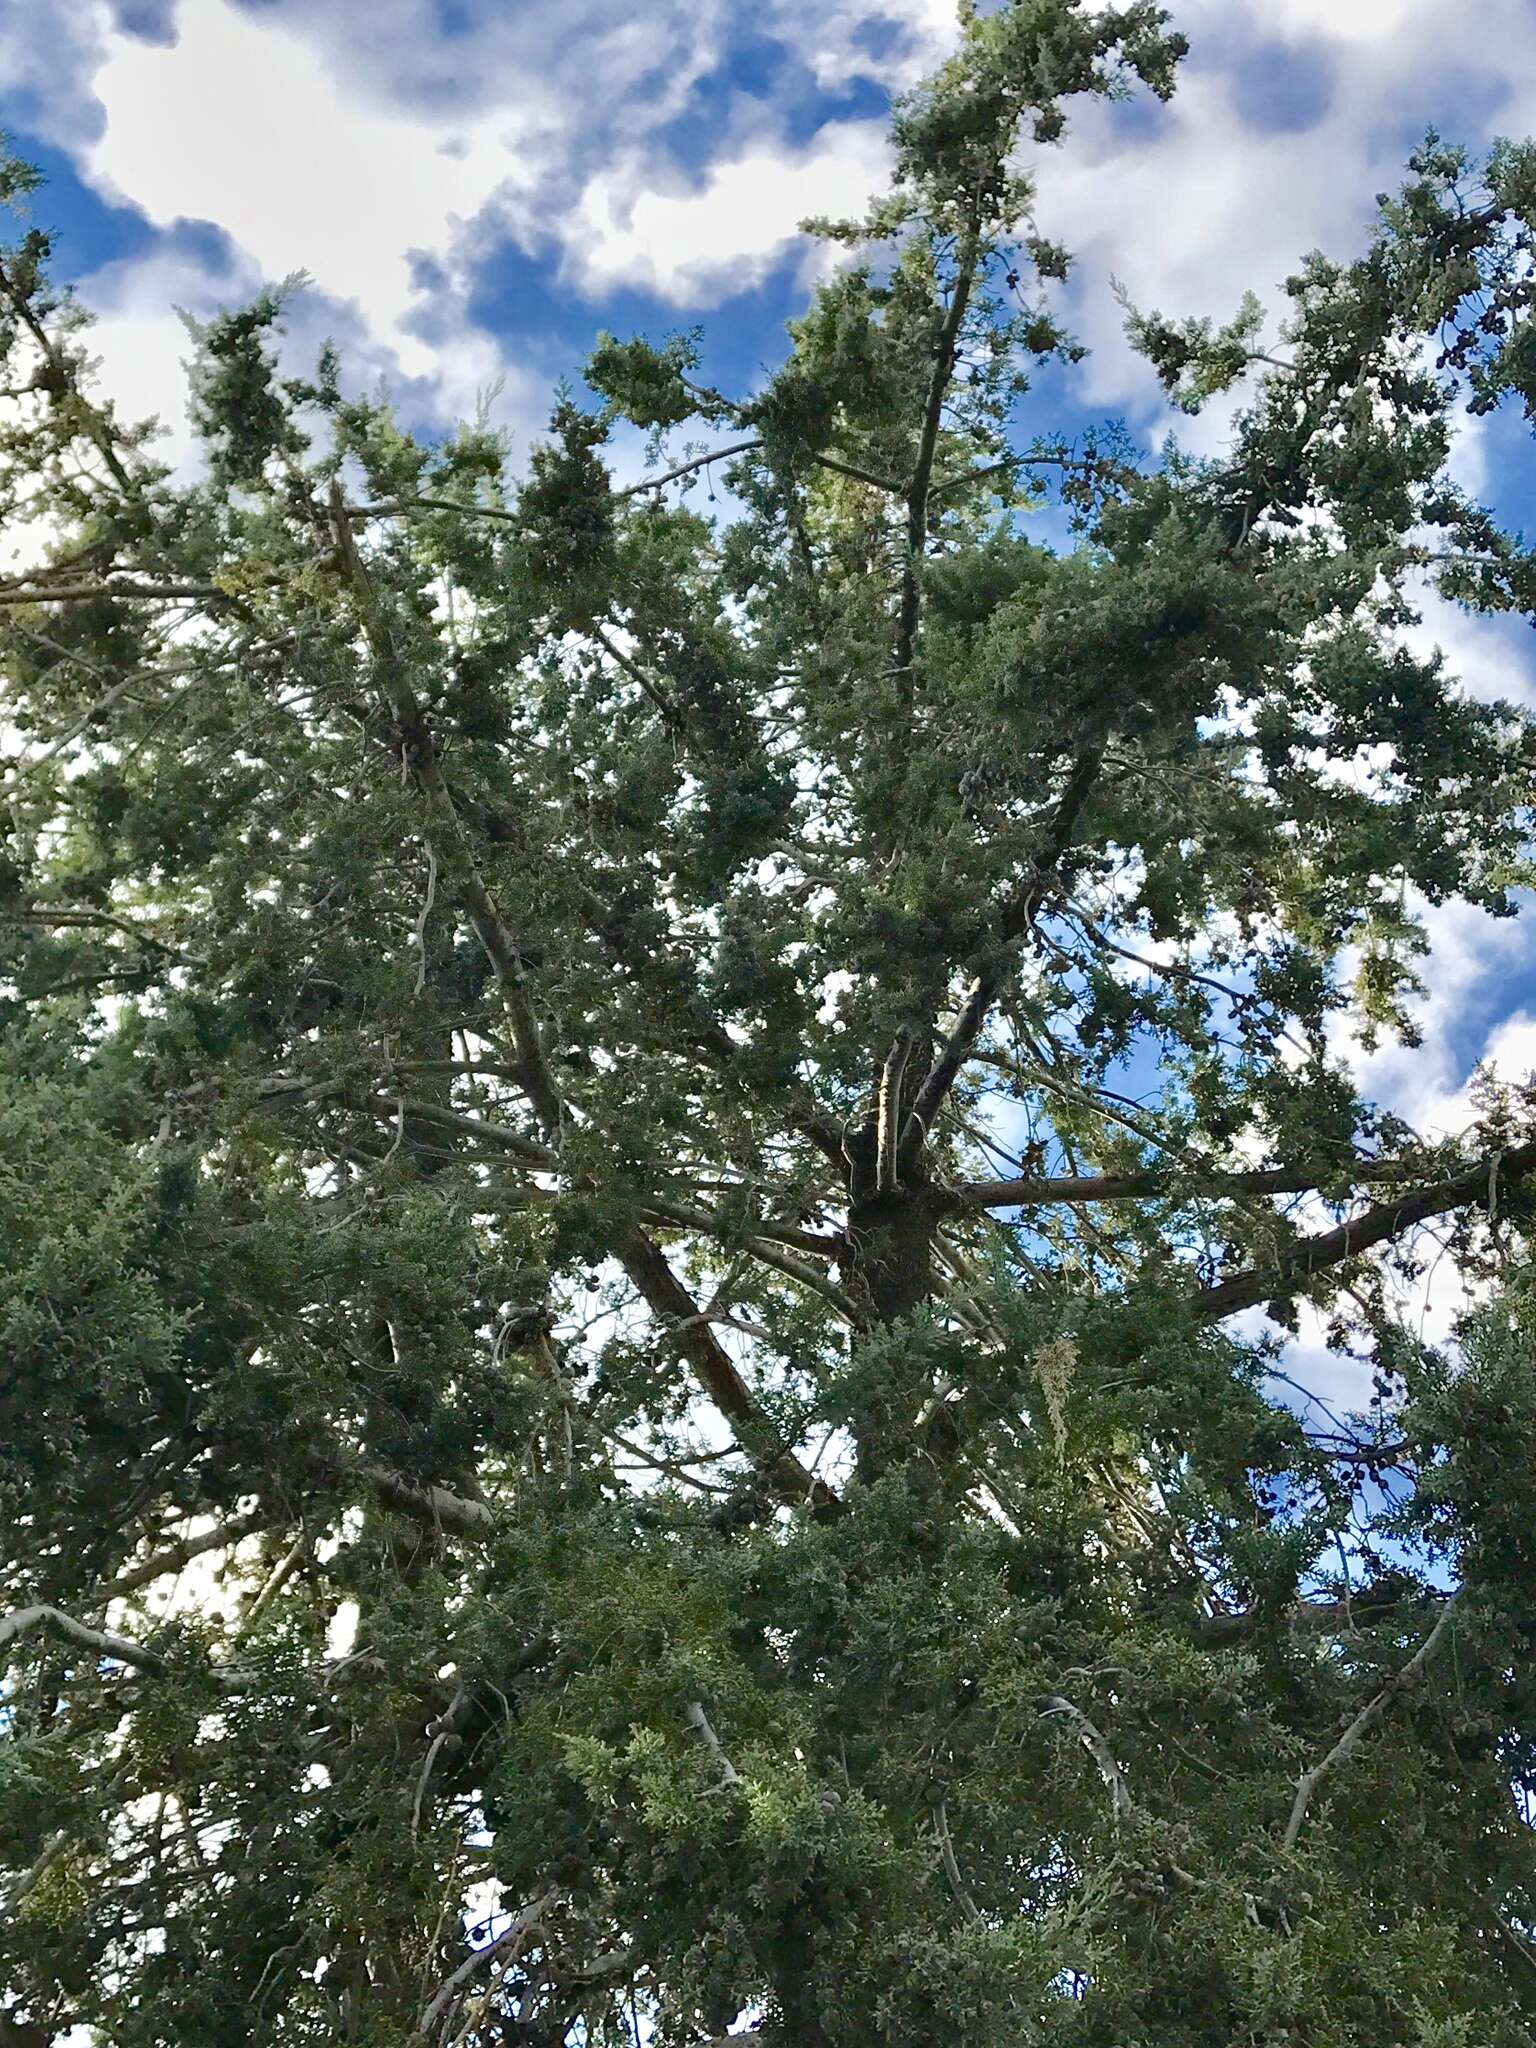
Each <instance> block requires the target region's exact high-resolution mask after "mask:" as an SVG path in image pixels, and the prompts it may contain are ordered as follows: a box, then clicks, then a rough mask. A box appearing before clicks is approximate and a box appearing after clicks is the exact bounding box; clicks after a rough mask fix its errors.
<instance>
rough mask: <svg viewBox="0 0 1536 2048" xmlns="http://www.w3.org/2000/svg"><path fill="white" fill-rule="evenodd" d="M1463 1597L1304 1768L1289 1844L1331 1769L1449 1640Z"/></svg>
mask: <svg viewBox="0 0 1536 2048" xmlns="http://www.w3.org/2000/svg"><path fill="white" fill-rule="evenodd" d="M1459 1598H1460V1595H1459V1594H1453V1595H1452V1596H1451V1598H1450V1599H1449V1600H1447V1601H1446V1603H1445V1606H1444V1607H1443V1608H1442V1609H1441V1610H1440V1615H1439V1619H1438V1620H1437V1621H1436V1623H1435V1625H1434V1627H1433V1628H1432V1629H1431V1630H1430V1632H1429V1634H1428V1635H1427V1636H1426V1637H1425V1638H1424V1640H1423V1642H1422V1643H1420V1645H1419V1647H1418V1648H1417V1649H1416V1650H1415V1651H1414V1653H1413V1655H1412V1656H1411V1657H1410V1658H1409V1659H1408V1662H1407V1663H1406V1664H1405V1665H1404V1666H1403V1668H1402V1669H1401V1671H1398V1672H1396V1673H1395V1674H1394V1675H1393V1676H1392V1677H1391V1678H1389V1679H1388V1680H1387V1682H1386V1684H1385V1685H1384V1686H1383V1687H1382V1688H1381V1691H1380V1692H1378V1693H1377V1694H1376V1695H1375V1697H1374V1698H1373V1699H1370V1700H1368V1701H1367V1702H1366V1704H1365V1705H1364V1706H1363V1707H1362V1708H1361V1709H1360V1711H1359V1713H1358V1714H1356V1716H1355V1718H1354V1719H1353V1721H1351V1722H1350V1724H1349V1726H1348V1727H1347V1728H1346V1729H1345V1730H1344V1733H1343V1734H1342V1735H1341V1736H1340V1737H1339V1739H1338V1741H1337V1742H1336V1743H1335V1744H1334V1745H1333V1747H1332V1749H1330V1750H1329V1752H1328V1754H1327V1755H1326V1756H1325V1757H1324V1758H1323V1759H1322V1761H1321V1762H1320V1763H1316V1764H1314V1765H1313V1766H1312V1768H1311V1770H1310V1771H1303V1772H1302V1774H1301V1777H1300V1778H1299V1779H1298V1780H1297V1784H1296V1798H1295V1800H1294V1802H1293V1804H1292V1806H1291V1811H1290V1817H1289V1819H1288V1820H1287V1821H1286V1823H1285V1835H1284V1837H1283V1845H1284V1847H1285V1848H1287V1849H1291V1848H1294V1847H1295V1845H1296V1838H1297V1836H1298V1835H1299V1834H1300V1833H1301V1830H1302V1826H1303V1823H1304V1822H1305V1821H1306V1818H1307V1808H1308V1807H1309V1806H1310V1805H1311V1804H1312V1797H1313V1794H1314V1793H1315V1792H1316V1791H1317V1788H1318V1786H1319V1785H1320V1784H1321V1783H1322V1781H1323V1779H1324V1778H1325V1777H1327V1775H1328V1773H1329V1772H1330V1771H1335V1770H1337V1769H1338V1767H1339V1766H1340V1764H1346V1763H1348V1762H1349V1759H1350V1758H1351V1757H1352V1756H1353V1755H1354V1753H1355V1751H1356V1750H1357V1749H1358V1748H1359V1747H1360V1744H1361V1743H1362V1742H1363V1741H1364V1740H1365V1738H1366V1736H1367V1735H1368V1734H1369V1733H1370V1731H1371V1729H1372V1728H1374V1727H1375V1725H1376V1723H1377V1722H1378V1721H1379V1720H1380V1719H1381V1717H1382V1715H1383V1714H1385V1713H1386V1711H1387V1709H1388V1707H1390V1706H1391V1704H1392V1702H1393V1701H1394V1700H1395V1699H1396V1698H1397V1696H1398V1694H1399V1693H1401V1692H1402V1691H1404V1690H1405V1688H1406V1687H1408V1686H1410V1685H1412V1683H1413V1682H1414V1680H1415V1679H1416V1678H1418V1677H1419V1676H1420V1674H1421V1673H1422V1672H1423V1671H1424V1669H1425V1667H1426V1666H1427V1665H1428V1663H1429V1661H1430V1659H1431V1658H1432V1657H1433V1656H1434V1654H1435V1652H1436V1651H1437V1650H1438V1649H1439V1647H1440V1645H1441V1643H1442V1642H1444V1640H1445V1636H1446V1632H1447V1630H1448V1629H1449V1628H1450V1625H1451V1617H1452V1616H1453V1615H1454V1613H1455V1612H1456V1605H1457V1601H1458V1600H1459Z"/></svg>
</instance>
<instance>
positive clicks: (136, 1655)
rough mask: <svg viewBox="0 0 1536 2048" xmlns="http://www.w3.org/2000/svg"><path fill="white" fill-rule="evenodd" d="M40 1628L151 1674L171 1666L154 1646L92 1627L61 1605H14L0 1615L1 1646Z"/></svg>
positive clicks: (158, 1675)
mask: <svg viewBox="0 0 1536 2048" xmlns="http://www.w3.org/2000/svg"><path fill="white" fill-rule="evenodd" d="M37 1629H46V1630H49V1631H50V1632H51V1633H52V1634H54V1635H57V1636H63V1637H64V1639H65V1640H66V1642H71V1643H78V1644H79V1646H80V1647H81V1649H84V1650H91V1651H94V1652H95V1654H96V1655H97V1656H98V1657H110V1658H111V1659H112V1660H113V1662H114V1663H117V1664H127V1665H130V1666H131V1667H132V1668H133V1670H135V1671H142V1672H143V1673H144V1674H145V1676H146V1677H149V1678H163V1677H164V1676H165V1674H166V1673H167V1672H168V1671H169V1670H170V1668H171V1667H170V1666H169V1665H168V1664H167V1663H166V1661H165V1659H164V1658H163V1657H161V1656H159V1655H157V1654H156V1652H155V1651H153V1650H146V1649H145V1648H144V1646H143V1644H142V1643H133V1642H130V1641H129V1640H128V1638H127V1637H126V1636H119V1635H113V1634H112V1633H111V1631H110V1630H108V1629H101V1628H88V1627H87V1626H86V1624H85V1623H84V1622H83V1621H76V1620H75V1618H74V1616H73V1615H71V1614H66V1613H65V1612H64V1611H63V1609H62V1608H59V1607H47V1606H37V1607H17V1608H14V1609H13V1610H12V1611H11V1613H9V1614H7V1615H6V1616H4V1618H3V1619H0V1649H4V1647H5V1646H6V1644H7V1643H13V1642H17V1641H19V1640H20V1639H21V1637H23V1636H26V1635H30V1634H32V1632H33V1631H34V1630H37Z"/></svg>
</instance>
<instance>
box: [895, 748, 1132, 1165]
mask: <svg viewBox="0 0 1536 2048" xmlns="http://www.w3.org/2000/svg"><path fill="white" fill-rule="evenodd" d="M1102 759H1103V748H1102V746H1098V745H1095V746H1092V747H1087V748H1085V749H1084V750H1083V751H1082V752H1081V753H1080V754H1079V755H1078V757H1077V760H1076V762H1075V764H1074V766H1073V770H1072V773H1071V775H1070V776H1069V777H1068V779H1067V785H1066V788H1065V789H1064V790H1063V791H1062V793H1061V798H1060V801H1059V802H1058V803H1057V806H1056V810H1055V814H1054V816H1053V818H1052V821H1051V829H1050V834H1049V836H1048V838H1047V840H1046V844H1045V847H1044V849H1043V851H1042V853H1041V854H1040V855H1039V856H1038V857H1037V858H1036V860H1035V862H1034V865H1033V868H1032V871H1031V873H1030V875H1029V878H1028V880H1027V881H1025V882H1023V883H1021V884H1020V886H1019V887H1018V889H1017V890H1016V891H1015V892H1014V895H1013V897H1012V898H1011V900H1010V901H1009V902H1008V903H1007V904H1006V905H1005V906H1004V908H1003V912H1002V915H1001V918H1000V920H999V924H998V932H997V941H996V947H995V952H996V954H997V956H998V957H997V958H996V960H995V962H994V964H993V965H992V966H989V967H987V968H985V969H983V971H982V972H981V973H980V974H979V975H978V976H977V978H976V981H975V984H974V985H973V987H972V989H971V993H970V995H969V996H968V997H967V998H966V1000H965V1004H964V1007H963V1008H962V1009H961V1011H960V1014H959V1016H958V1017H957V1018H956V1019H955V1021H954V1023H953V1024H952V1025H951V1027H950V1030H949V1033H948V1036H947V1037H946V1038H945V1041H944V1044H943V1045H942V1047H941V1048H940V1050H939V1056H938V1058H937V1059H936V1060H935V1061H934V1063H933V1065H932V1067H931V1068H930V1069H929V1072H928V1077H927V1079H926V1080H925V1081H924V1082H923V1085H922V1087H921V1088H920V1089H919V1090H918V1093H917V1099H916V1101H915V1102H914V1103H913V1105H912V1110H911V1113H910V1115H909V1116H908V1118H907V1123H906V1131H905V1139H904V1143H905V1145H906V1146H907V1147H909V1148H910V1147H915V1146H920V1145H921V1144H922V1143H923V1141H924V1139H925V1138H926V1137H927V1134H928V1132H929V1131H930V1130H932V1128H933V1120H934V1118H935V1117H936V1116H937V1115H938V1113H939V1110H940V1109H941V1108H942V1107H943V1104H944V1100H945V1097H946V1096H947V1095H948V1094H949V1091H950V1089H951V1088H952V1087H953V1086H954V1083H955V1080H956V1077H957V1076H958V1075H959V1072H960V1069H961V1068H962V1067H963V1066H964V1064H965V1062H966V1060H967V1059H968V1058H969V1056H970V1053H971V1049H972V1047H973V1046H974V1045H975V1043H976V1041H977V1039H978V1038H979V1037H980V1036H981V1033H982V1031H983V1029H984V1028H985V1025H986V1021H987V1018H988V1016H989V1014H990V1012H991V1009H992V1005H993V1003H995V1002H996V1000H997V998H998V996H999V995H1000V994H1001V993H1002V990H1003V987H1004V985H1005V983H1006V981H1007V979H1008V974H1009V971H1010V968H1011V962H1010V961H1009V960H1008V959H1007V958H1006V957H1005V956H1006V953H1007V949H1008V948H1009V947H1011V946H1013V945H1015V944H1016V943H1017V942H1018V940H1020V939H1021V938H1023V937H1024V936H1025V935H1026V934H1027V933H1028V931H1029V930H1030V928H1031V927H1032V926H1033V924H1034V921H1035V919H1036V917H1037V916H1038V915H1039V912H1040V906H1041V905H1042V904H1043V903H1044V901H1045V897H1046V892H1047V890H1048V889H1049V888H1050V885H1051V881H1052V878H1053V877H1054V875H1055V873H1056V869H1057V867H1058V865H1059V864H1060V861H1061V857H1062V855H1063V854H1064V853H1065V852H1066V850H1067V848H1068V846H1070V845H1071V843H1072V834H1073V832H1074V830H1075V828H1076V825H1077V820H1078V818H1079V816H1080V815H1081V812H1082V809H1083V806H1084V804H1086V803H1087V801H1088V797H1089V795H1090V793H1091V791H1092V789H1093V785H1094V782H1095V781H1096V780H1097V778H1098V773H1099V764H1100V762H1101V761H1102Z"/></svg>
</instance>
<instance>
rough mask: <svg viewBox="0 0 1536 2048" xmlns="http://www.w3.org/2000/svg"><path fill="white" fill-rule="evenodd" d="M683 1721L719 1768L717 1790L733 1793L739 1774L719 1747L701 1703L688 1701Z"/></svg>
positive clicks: (739, 1781) (738, 1783)
mask: <svg viewBox="0 0 1536 2048" xmlns="http://www.w3.org/2000/svg"><path fill="white" fill-rule="evenodd" d="M683 1719H684V1720H685V1721H686V1722H687V1723H688V1726H689V1727H690V1728H692V1729H693V1730H694V1732H695V1733H696V1734H697V1735H698V1738H699V1740H700V1741H701V1742H702V1743H703V1745H704V1747H705V1748H706V1749H707V1750H708V1751H709V1753H710V1755H711V1756H712V1757H713V1758H714V1760H715V1762H716V1764H718V1766H719V1768H720V1784H719V1788H718V1789H719V1790H720V1791H722V1792H731V1791H734V1790H735V1789H736V1787H737V1786H738V1785H740V1783H741V1773H740V1771H738V1770H737V1768H736V1766H735V1765H734V1764H733V1763H732V1762H731V1760H730V1758H729V1757H728V1756H727V1755H726V1753H725V1751H724V1750H723V1749H722V1748H721V1747H720V1738H719V1736H718V1735H717V1734H716V1733H715V1731H714V1728H713V1727H712V1726H711V1724H710V1719H709V1716H708V1714H706V1713H705V1711H704V1707H703V1703H702V1701H699V1700H690V1701H689V1702H688V1706H687V1709H686V1711H685V1712H684V1715H683Z"/></svg>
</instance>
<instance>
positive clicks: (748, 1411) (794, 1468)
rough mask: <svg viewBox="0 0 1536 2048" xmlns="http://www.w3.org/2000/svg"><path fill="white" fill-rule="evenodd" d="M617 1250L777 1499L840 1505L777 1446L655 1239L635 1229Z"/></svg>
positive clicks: (826, 1507)
mask: <svg viewBox="0 0 1536 2048" xmlns="http://www.w3.org/2000/svg"><path fill="white" fill-rule="evenodd" d="M615 1250H616V1252H617V1254H618V1258H619V1261H620V1263H621V1264H622V1266H623V1268H624V1270H625V1272H626V1273H627V1274H628V1275H629V1278H630V1280H631V1282H632V1284H633V1285H634V1287H635V1289H636V1291H637V1292H638V1293H639V1295H640V1296H641V1299H642V1300H643V1301H644V1302H645V1303H646V1305H647V1306H648V1307H649V1309H650V1310H651V1313H652V1314H653V1315H654V1316H655V1317H656V1318H657V1320H658V1321H659V1322H660V1323H661V1324H662V1325H663V1327H665V1328H666V1329H668V1330H669V1331H670V1333H671V1335H672V1337H673V1340H674V1342H675V1343H676V1345H677V1348H678V1350H679V1351H681V1352H682V1354H683V1356H684V1357H685V1358H686V1359H687V1360H688V1363H689V1364H690V1365H691V1366H692V1367H693V1370H694V1373H695V1375H696V1376H697V1378H698V1381H699V1384H700V1385H701V1386H702V1387H703V1389H704V1391H705V1393H706V1394H708V1396H709V1398H710V1399H711V1400H712V1401H713V1402H714V1404H715V1406H716V1407H717V1408H718V1409H719V1410H720V1413H721V1414H722V1415H723V1416H724V1417H725V1418H726V1420H727V1421H728V1422H730V1423H732V1424H734V1426H735V1428H736V1430H737V1433H738V1435H739V1436H740V1439H741V1443H742V1448H743V1449H744V1450H746V1451H747V1452H748V1453H749V1454H750V1455H751V1456H753V1457H755V1458H756V1459H758V1460H759V1461H760V1463H761V1464H762V1467H763V1470H764V1472H765V1474H766V1476H767V1477H768V1479H769V1480H770V1481H771V1482H772V1484H773V1487H774V1490H775V1491H776V1493H777V1494H778V1496H779V1498H780V1499H781V1500H783V1501H785V1502H787V1503H789V1504H790V1505H795V1506H798V1505H801V1504H805V1503H808V1504H809V1505H810V1506H811V1507H813V1508H815V1509H818V1510H820V1511H822V1512H827V1511H830V1510H834V1509H835V1508H837V1507H838V1506H840V1505H841V1503H840V1502H839V1501H838V1498H837V1495H836V1494H835V1493H834V1492H833V1491H832V1489H831V1488H830V1487H829V1486H828V1485H827V1484H826V1483H825V1481H823V1480H820V1479H817V1478H816V1477H815V1476H814V1475H813V1474H812V1473H810V1472H809V1471H807V1469H806V1468H805V1466H804V1465H803V1464H801V1462H800V1460H799V1459H798V1458H797V1457H796V1456H795V1455H794V1453H793V1452H792V1451H786V1450H784V1449H783V1448H782V1447H780V1446H779V1445H777V1444H776V1443H775V1442H774V1433H773V1430H772V1428H771V1426H770V1424H769V1422H768V1420H767V1418H766V1416H764V1414H763V1412H762V1410H761V1409H760V1408H759V1407H758V1405H757V1402H756V1401H755V1400H754V1398H753V1396H752V1390H751V1388H750V1387H749V1386H748V1385H747V1383H746V1381H745V1380H744V1379H743V1378H742V1376H741V1374H740V1373H739V1372H738V1371H737V1370H736V1367H735V1366H734V1364H733V1363H732V1362H731V1359H730V1358H729V1356H728V1355H727V1353H726V1352H725V1350H724V1349H723V1348H722V1346H721V1344H720V1340H719V1339H718V1338H717V1337H716V1336H715V1334H714V1332H713V1330H711V1329H710V1327H709V1325H708V1324H707V1323H705V1322H704V1321H702V1320H701V1319H700V1316H699V1309H698V1304H697V1302H695V1301H694V1299H693V1297H692V1296H691V1295H690V1294H689V1292H688V1290H687V1289H686V1288H685V1287H684V1286H683V1284H682V1282H681V1281H680V1280H679V1279H678V1277H677V1275H676V1274H675V1273H674V1272H673V1271H672V1268H671V1267H670V1266H669V1265H668V1263H667V1261H666V1259H665V1258H664V1257H663V1255H662V1252H661V1249H660V1247H659V1246H658V1245H657V1244H656V1242H655V1240H654V1239H653V1238H651V1237H649V1236H648V1235H647V1234H646V1232H645V1231H643V1230H642V1229H640V1228H639V1226H638V1225H635V1226H633V1227H631V1228H630V1229H629V1230H627V1231H626V1232H625V1233H624V1235H623V1237H622V1238H621V1239H620V1240H619V1242H618V1244H617V1245H616V1246H615Z"/></svg>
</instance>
